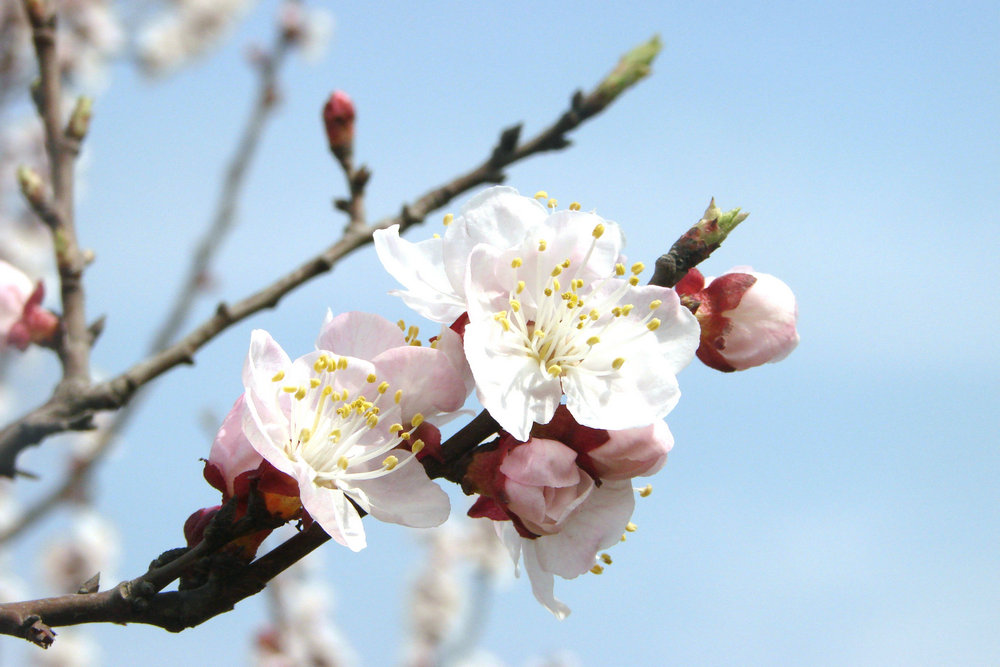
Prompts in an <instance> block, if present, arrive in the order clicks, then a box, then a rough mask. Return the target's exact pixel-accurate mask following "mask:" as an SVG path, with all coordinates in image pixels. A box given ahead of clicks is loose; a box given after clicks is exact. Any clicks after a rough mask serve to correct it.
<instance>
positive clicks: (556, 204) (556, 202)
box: [545, 199, 559, 208]
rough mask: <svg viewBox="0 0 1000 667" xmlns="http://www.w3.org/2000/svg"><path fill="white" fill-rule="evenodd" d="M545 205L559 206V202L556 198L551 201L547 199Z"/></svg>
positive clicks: (550, 206)
mask: <svg viewBox="0 0 1000 667" xmlns="http://www.w3.org/2000/svg"><path fill="white" fill-rule="evenodd" d="M545 205H546V206H548V207H549V208H555V207H556V206H559V202H558V201H557V200H555V199H549V201H547V202H546V203H545Z"/></svg>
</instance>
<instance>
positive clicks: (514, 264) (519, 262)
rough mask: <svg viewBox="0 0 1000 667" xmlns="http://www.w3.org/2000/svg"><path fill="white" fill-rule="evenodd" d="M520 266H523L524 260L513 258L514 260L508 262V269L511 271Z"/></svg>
mask: <svg viewBox="0 0 1000 667" xmlns="http://www.w3.org/2000/svg"><path fill="white" fill-rule="evenodd" d="M522 264H524V260H522V259H521V258H520V257H515V258H514V259H512V260H510V267H511V268H512V269H516V268H517V267H519V266H521V265H522Z"/></svg>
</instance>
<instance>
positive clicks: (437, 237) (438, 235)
mask: <svg viewBox="0 0 1000 667" xmlns="http://www.w3.org/2000/svg"><path fill="white" fill-rule="evenodd" d="M431 238H432V239H439V238H441V235H440V234H438V233H437V232H434V233H433V234H431Z"/></svg>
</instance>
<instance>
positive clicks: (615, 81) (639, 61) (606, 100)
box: [596, 35, 663, 106]
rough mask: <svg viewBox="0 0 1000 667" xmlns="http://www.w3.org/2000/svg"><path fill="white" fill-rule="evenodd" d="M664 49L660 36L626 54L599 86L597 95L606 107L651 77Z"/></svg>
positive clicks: (654, 36) (655, 36)
mask: <svg viewBox="0 0 1000 667" xmlns="http://www.w3.org/2000/svg"><path fill="white" fill-rule="evenodd" d="M661 48H663V44H662V43H661V42H660V36H659V35H653V37H652V38H651V39H649V41H646V42H643V43H642V44H640V45H638V46H636V47H635V48H633V49H632V50H631V51H629V52H628V53H626V54H625V55H623V56H622V57H621V60H619V61H618V64H617V65H615V68H614V69H613V70H612V71H611V73H610V74H608V75H607V76H606V77H604V80H603V81H601V83H599V84H598V85H597V91H596V92H597V94H598V96H599V97H600V99H601V102H602V103H603V104H604V105H605V106H606V105H608V104H610V103H611V102H612V101H614V99H615V98H616V97H618V96H619V95H621V94H622V93H623V92H625V90H626V89H628V88H629V86H634V85H635V84H636V83H638V82H639V81H641V80H642V79H644V78H645V77H647V76H649V73H650V71H651V70H650V66H651V65H652V63H653V59H654V58H656V55H657V54H658V53H659V52H660V49H661Z"/></svg>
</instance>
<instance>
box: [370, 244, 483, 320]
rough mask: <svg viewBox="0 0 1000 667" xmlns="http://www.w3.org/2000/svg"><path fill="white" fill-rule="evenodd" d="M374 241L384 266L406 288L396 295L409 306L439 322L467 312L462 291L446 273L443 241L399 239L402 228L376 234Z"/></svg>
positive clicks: (453, 318)
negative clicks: (417, 241)
mask: <svg viewBox="0 0 1000 667" xmlns="http://www.w3.org/2000/svg"><path fill="white" fill-rule="evenodd" d="M373 239H374V242H375V251H376V252H377V253H378V258H379V260H380V261H381V262H382V265H383V266H384V267H385V269H386V270H387V271H388V272H389V273H390V274H391V275H392V277H393V278H395V279H396V280H398V281H399V282H400V283H402V285H403V286H404V287H406V288H407V291H405V292H400V291H397V292H395V293H396V294H398V295H399V296H401V297H403V300H404V301H405V302H406V305H408V306H409V307H410V308H413V309H414V310H416V311H417V312H419V313H420V314H421V315H423V316H424V317H426V318H428V319H431V320H434V321H437V322H449V323H450V322H454V321H455V319H456V318H457V317H458V316H459V315H461V314H462V313H463V312H465V306H464V300H463V299H462V298H461V296H460V294H459V292H458V289H461V287H460V286H459V288H458V289H456V287H454V286H452V284H451V283H450V282H449V280H448V276H447V274H446V273H445V270H444V261H443V259H442V255H441V249H442V241H441V239H439V238H437V239H433V238H432V239H427V240H425V241H421V242H419V243H410V242H409V241H406V240H404V239H402V238H400V236H399V225H393V226H392V227H389V228H388V229H381V230H376V232H375V234H374V235H373ZM459 285H461V284H459Z"/></svg>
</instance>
